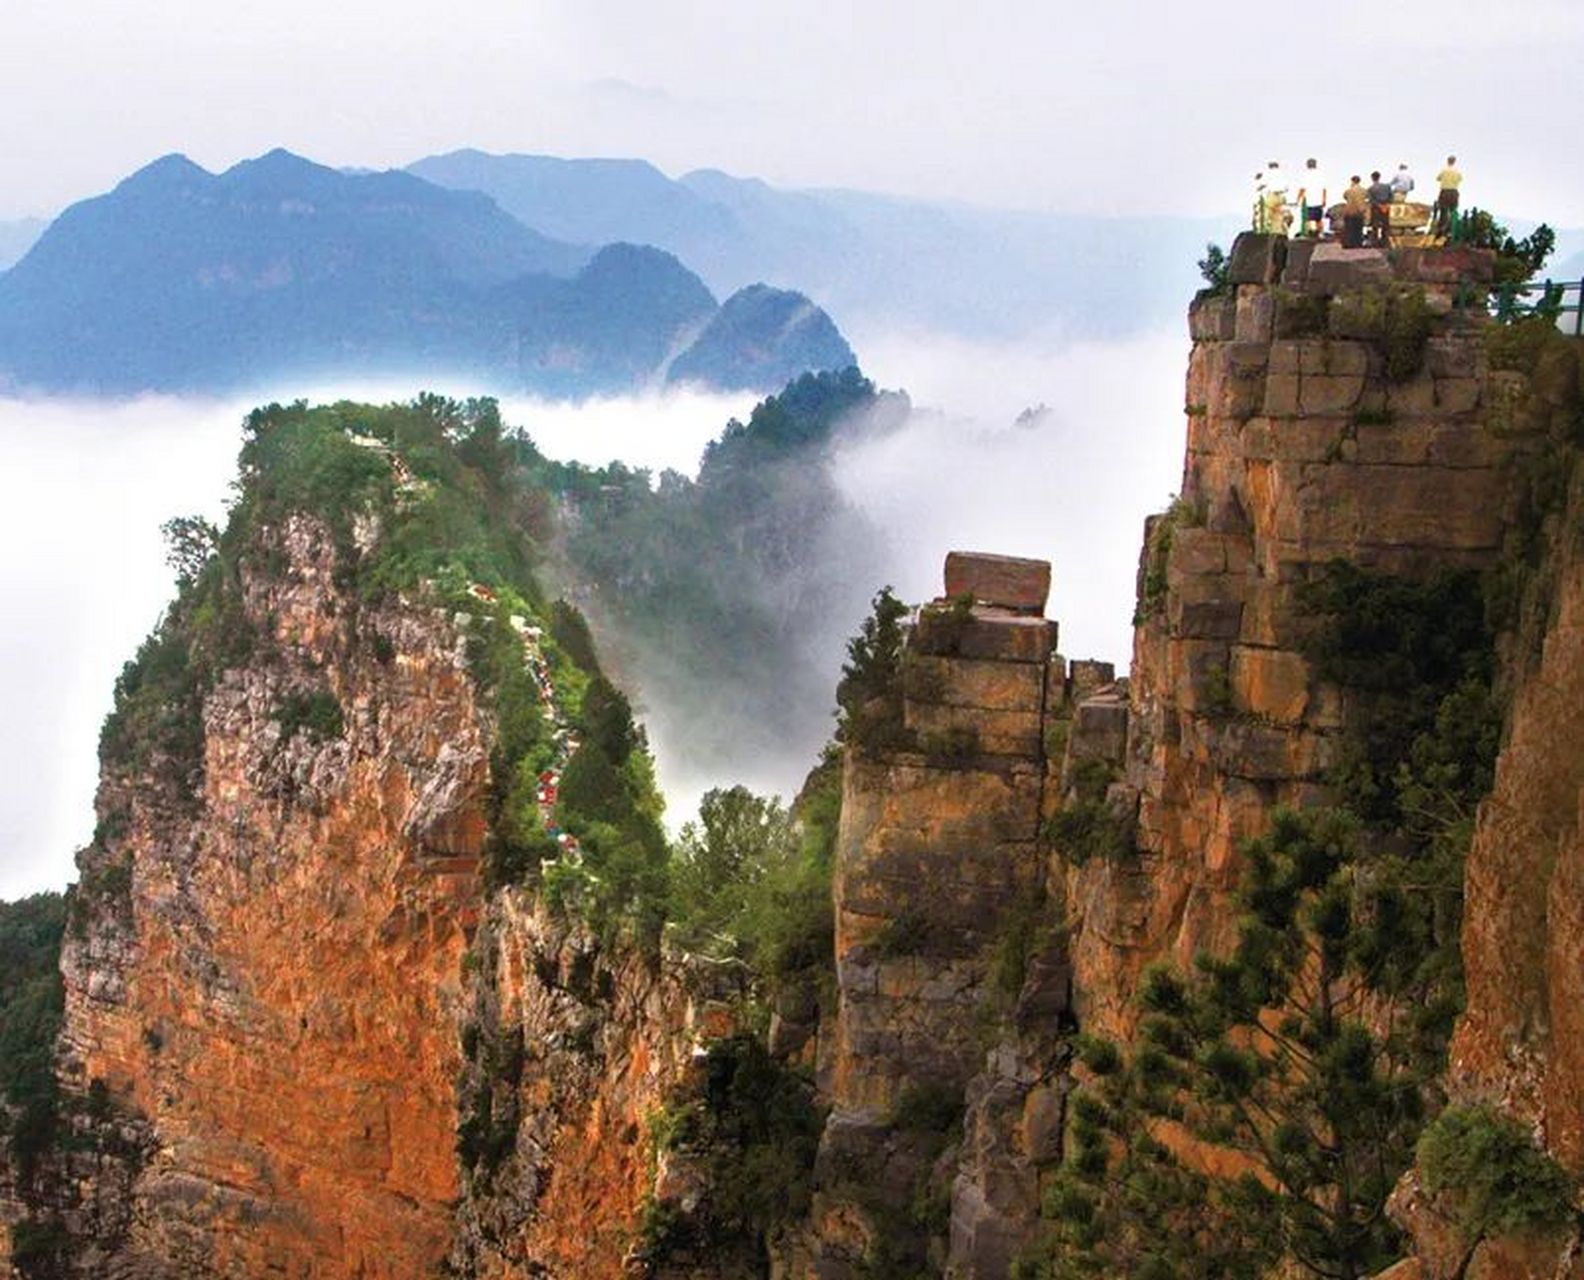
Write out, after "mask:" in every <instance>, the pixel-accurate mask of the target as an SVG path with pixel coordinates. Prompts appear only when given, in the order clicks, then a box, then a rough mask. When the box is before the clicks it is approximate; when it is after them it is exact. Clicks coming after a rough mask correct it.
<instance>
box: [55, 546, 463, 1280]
mask: <svg viewBox="0 0 1584 1280" xmlns="http://www.w3.org/2000/svg"><path fill="white" fill-rule="evenodd" d="M280 551H281V553H282V554H283V556H284V557H285V562H286V566H287V567H286V568H285V570H284V571H283V572H281V573H271V574H267V575H266V574H264V573H258V574H257V575H255V576H253V577H252V580H251V581H250V583H249V587H248V591H249V595H248V608H249V612H250V614H251V615H252V616H254V617H255V618H257V619H259V620H266V619H267V620H268V621H269V626H270V631H269V633H268V637H267V640H266V642H265V643H266V645H267V646H268V648H269V650H270V651H271V656H270V657H269V658H268V659H267V660H263V661H255V662H252V663H249V664H247V665H245V666H243V667H241V668H239V669H236V670H234V671H232V672H231V673H228V674H227V676H225V677H224V678H223V680H222V683H221V684H220V686H219V687H218V688H217V689H216V690H215V691H214V692H213V694H212V695H211V696H210V698H209V699H208V702H207V705H206V707H205V710H204V725H203V753H204V774H203V776H204V782H203V790H202V794H201V796H200V797H199V799H198V805H197V806H196V808H190V807H187V806H184V805H182V804H181V803H179V802H177V801H176V800H175V799H173V798H172V796H171V794H170V790H169V788H168V787H165V786H162V785H161V783H160V781H159V780H158V779H156V778H152V777H148V776H139V775H138V774H136V773H129V774H127V775H125V776H118V775H116V774H110V775H109V776H107V777H106V779H105V781H104V784H103V786H102V788H101V792H100V797H99V802H98V804H99V810H100V816H101V820H102V821H104V822H106V823H107V824H108V825H109V826H110V827H111V828H112V829H113V830H117V831H120V832H122V834H119V835H116V836H113V837H112V838H110V839H108V840H107V841H106V847H105V848H104V849H102V850H98V849H95V850H91V851H89V853H88V854H87V855H86V856H85V859H84V864H83V867H82V871H83V878H84V882H85V884H87V885H93V884H96V883H103V882H104V880H105V877H106V874H107V872H108V869H109V868H110V867H111V866H114V865H119V866H123V867H127V868H129V875H127V876H126V881H127V882H128V883H126V888H125V896H124V898H120V899H119V900H111V899H109V898H108V897H100V898H98V899H95V900H92V901H90V900H89V898H90V897H91V895H84V899H85V905H84V907H83V909H82V911H81V914H80V918H79V920H78V926H77V927H76V928H75V929H74V932H73V935H72V936H70V937H69V938H68V941H67V944H66V948H65V953H64V957H63V970H64V973H65V978H66V990H67V1005H66V1024H65V1030H64V1033H63V1047H62V1052H63V1056H64V1060H65V1063H66V1069H67V1077H66V1079H67V1083H68V1085H69V1086H70V1087H72V1088H74V1089H77V1090H81V1091H84V1092H86V1091H87V1090H88V1088H89V1085H90V1083H91V1082H95V1081H102V1082H103V1084H104V1086H107V1087H108V1090H109V1094H110V1096H111V1097H112V1098H113V1099H115V1101H116V1103H117V1105H118V1106H124V1107H126V1108H128V1109H131V1110H132V1111H134V1112H135V1113H137V1114H139V1115H141V1116H142V1117H143V1118H144V1123H145V1124H146V1126H147V1131H148V1134H149V1137H150V1140H151V1145H152V1146H153V1148H154V1151H153V1154H152V1156H151V1158H150V1159H149V1161H148V1163H147V1164H146V1166H145V1167H144V1168H143V1169H142V1171H141V1173H140V1174H139V1176H138V1177H137V1179H136V1182H135V1183H134V1185H133V1188H132V1195H133V1206H132V1212H131V1223H130V1226H129V1228H128V1232H127V1235H126V1238H125V1240H124V1241H121V1242H118V1244H117V1246H116V1248H115V1249H114V1251H113V1253H112V1254H111V1256H110V1257H108V1258H107V1259H106V1260H105V1261H104V1263H103V1264H102V1265H103V1268H104V1269H103V1271H102V1272H101V1274H113V1275H150V1276H154V1275H176V1274H217V1275H237V1276H242V1275H261V1274H267V1273H269V1272H271V1271H278V1272H280V1273H282V1274H296V1275H306V1274H315V1275H334V1274H340V1275H367V1276H391V1277H395V1276H402V1275H412V1274H416V1273H420V1272H422V1271H423V1270H425V1269H427V1268H430V1267H432V1266H434V1265H435V1263H436V1262H438V1261H439V1259H441V1258H442V1257H443V1256H444V1254H445V1251H446V1248H447V1245H448V1243H449V1241H450V1235H451V1223H450V1206H451V1203H452V1202H453V1201H454V1200H455V1198H456V1197H457V1194H458V1191H459V1189H460V1188H459V1182H458V1177H457V1170H456V1164H455V1158H454V1155H453V1149H454V1147H455V1141H456V1139H455V1130H456V1121H455V1110H456V1102H455V1092H456V1090H455V1080H456V1076H457V1073H458V1070H459V1067H460V1059H459V1049H458V1037H457V1030H458V1025H459V1012H460V1009H461V1004H462V989H461V960H462V954H463V951H464V950H465V948H466V946H467V936H468V932H469V930H470V928H471V926H472V921H473V917H474V916H476V913H477V905H478V893H479V889H478V875H477V871H478V855H479V853H480V849H481V846H482V841H483V837H484V832H485V814H484V800H485V790H486V783H487V780H488V748H487V743H488V737H487V735H488V726H487V723H486V719H485V716H484V713H483V712H482V711H481V709H480V707H479V704H478V702H477V699H476V697H475V692H474V688H473V684H472V681H471V680H470V679H469V677H468V676H467V674H466V671H465V665H464V659H463V654H462V648H461V638H460V637H459V636H458V634H457V633H456V631H455V630H454V629H453V628H452V627H451V625H450V624H449V621H448V620H447V619H446V618H444V617H439V616H435V615H434V614H433V613H432V612H430V613H425V612H423V611H410V610H402V609H400V608H399V607H393V608H388V609H384V608H382V609H376V610H372V611H363V612H361V613H359V614H356V615H354V614H353V613H352V612H351V611H350V609H349V607H348V606H349V601H347V600H346V599H345V598H344V597H343V596H342V595H341V593H340V592H338V590H337V589H336V587H335V585H334V566H335V548H334V545H333V543H332V540H331V538H330V537H329V535H328V533H327V531H326V530H325V529H323V527H321V526H318V525H316V524H314V523H312V522H310V521H307V520H300V521H294V522H293V523H292V524H290V525H289V526H288V527H287V528H286V529H285V530H284V531H283V533H282V536H281V540H280ZM375 635H378V636H382V637H384V638H385V640H386V642H388V645H389V648H388V650H386V651H387V652H389V654H390V655H391V656H390V659H389V661H388V662H380V661H379V660H378V659H377V658H376V657H374V656H373V649H372V647H371V644H370V641H371V637H373V636H375ZM321 682H325V683H327V687H328V688H329V689H330V691H331V692H332V693H333V696H334V697H335V698H336V700H337V702H338V703H339V705H340V707H341V708H342V714H343V716H344V721H345V729H344V732H343V733H342V734H340V735H339V736H335V737H333V738H327V739H325V740H320V741H316V740H314V738H313V736H312V735H311V734H310V733H309V732H307V731H306V730H303V731H299V732H298V733H296V734H294V735H292V736H290V737H287V736H286V734H285V732H284V731H283V727H282V724H281V722H280V720H279V719H278V718H277V717H278V716H279V714H280V710H279V709H280V704H281V699H282V698H283V696H285V695H286V694H288V693H289V692H292V691H294V690H297V689H301V688H303V687H307V686H317V685H319V684H320V683H321ZM103 1243H109V1242H103Z"/></svg>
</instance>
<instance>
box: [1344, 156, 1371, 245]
mask: <svg viewBox="0 0 1584 1280" xmlns="http://www.w3.org/2000/svg"><path fill="white" fill-rule="evenodd" d="M1369 207H1370V202H1369V192H1368V191H1366V190H1365V189H1364V184H1363V183H1362V182H1360V181H1359V176H1358V174H1356V173H1355V174H1354V175H1353V180H1352V181H1351V182H1350V183H1349V184H1348V188H1347V190H1346V191H1344V192H1343V193H1342V247H1343V248H1344V249H1362V248H1363V247H1364V218H1365V217H1366V215H1368V213H1369Z"/></svg>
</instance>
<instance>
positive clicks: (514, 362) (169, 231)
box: [0, 148, 852, 396]
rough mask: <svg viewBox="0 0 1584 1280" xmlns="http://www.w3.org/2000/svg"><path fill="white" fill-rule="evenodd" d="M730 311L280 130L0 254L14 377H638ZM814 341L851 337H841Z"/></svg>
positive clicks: (827, 360) (207, 385) (542, 384)
mask: <svg viewBox="0 0 1584 1280" xmlns="http://www.w3.org/2000/svg"><path fill="white" fill-rule="evenodd" d="M718 309H719V308H718V304H717V302H716V299H715V297H714V295H713V294H712V293H711V292H710V291H709V290H708V289H707V288H706V286H705V285H704V284H703V283H702V282H701V281H699V280H698V279H697V277H696V276H694V275H693V273H692V272H691V271H689V270H688V269H687V268H686V267H685V266H684V265H683V264H682V263H681V262H679V261H678V260H677V259H676V257H675V256H674V255H672V254H670V253H667V252H665V251H664V250H661V249H656V248H650V247H643V246H630V247H629V248H628V249H627V250H624V251H621V252H617V253H614V254H603V256H602V252H601V251H600V250H598V249H597V247H595V246H591V245H587V244H571V243H567V242H564V241H560V240H556V239H554V238H552V237H549V236H545V235H543V234H541V233H540V232H538V231H535V230H532V229H531V228H528V227H526V226H524V225H523V224H522V223H521V222H519V221H518V220H516V219H515V218H513V217H512V216H511V215H510V214H508V213H507V212H505V211H504V210H502V209H501V208H500V207H499V206H498V205H497V204H496V202H495V201H494V200H493V199H491V198H490V197H489V196H487V195H485V194H481V193H478V192H473V191H454V190H450V189H447V188H443V187H439V186H436V185H434V184H433V183H429V182H426V181H424V180H423V179H422V178H419V177H417V176H415V175H413V174H409V173H407V172H405V171H402V170H387V171H383V172H379V173H345V172H343V171H340V170H336V169H331V168H328V167H326V166H324V165H319V164H316V163H314V162H313V161H311V160H307V159H305V158H303V157H300V156H296V155H294V154H292V153H291V152H288V151H285V150H284V149H280V148H277V149H275V150H273V151H270V152H266V153H265V154H263V155H261V156H258V157H254V158H252V159H250V160H245V161H242V162H239V163H238V164H236V165H233V166H232V167H231V168H229V169H227V170H225V171H224V172H222V173H219V174H214V173H210V172H209V171H207V170H205V169H203V168H202V167H201V166H199V165H197V164H195V163H193V162H192V161H191V160H189V159H187V158H186V157H185V156H181V155H179V154H175V153H172V154H170V155H167V156H163V157H160V158H159V159H157V160H155V161H153V162H151V163H150V164H148V165H145V166H143V167H142V168H140V169H139V170H137V171H136V172H134V173H132V174H130V175H128V177H126V178H125V179H123V180H122V181H121V182H120V183H118V184H117V185H116V187H115V188H114V189H112V190H111V191H110V192H108V193H106V194H104V195H102V196H97V197H93V198H91V199H89V200H85V201H80V202H78V203H77V204H75V205H73V206H72V207H71V208H69V209H67V210H66V211H65V212H64V213H62V214H61V216H60V217H59V218H57V219H56V220H55V221H54V222H53V223H51V225H50V226H49V227H48V228H47V229H46V230H45V231H44V233H43V234H42V235H41V236H40V237H39V239H38V240H37V242H36V243H34V245H33V246H32V247H31V248H30V249H29V251H28V252H27V253H26V254H25V255H24V256H23V257H22V259H21V260H20V261H19V262H18V263H17V264H16V265H15V266H13V267H12V268H11V269H10V270H9V271H6V272H5V273H4V274H0V388H10V389H15V390H43V391H89V392H109V393H126V392H138V391H145V390H162V391H183V390H202V391H219V390H237V389H253V388H258V387H261V386H268V385H271V384H274V383H276V382H279V381H281V380H284V379H289V378H296V377H302V376H311V377H324V376H330V375H341V374H348V373H351V374H357V375H386V374H400V375H404V376H411V375H413V374H417V375H421V376H431V377H457V376H461V377H465V378H467V379H469V380H471V381H474V382H476V383H479V384H481V389H484V390H491V391H498V390H525V389H526V390H532V391H539V392H542V393H545V394H553V395H565V396H580V395H588V394H595V393H608V392H616V391H628V390H634V389H636V388H638V387H640V386H643V385H647V384H648V383H649V382H650V381H653V380H654V379H655V378H656V377H658V376H659V375H660V373H661V371H662V365H663V362H664V359H665V358H667V357H669V356H670V355H671V354H674V353H675V350H676V348H677V347H678V345H679V344H680V343H681V342H682V341H683V339H684V338H685V337H686V336H687V335H689V334H692V333H696V332H697V331H699V330H701V329H702V328H703V327H704V326H705V324H706V323H707V321H708V320H709V319H710V318H711V317H712V316H713V315H714V314H715V313H716V312H717V310H718ZM832 332H834V328H832ZM810 358H811V359H814V360H816V361H823V362H824V363H821V364H818V365H817V366H816V367H838V366H839V365H841V364H845V363H848V362H850V361H851V359H852V353H851V350H850V349H849V348H848V347H847V346H846V344H845V343H844V342H841V341H840V340H839V337H838V339H837V340H835V341H832V342H829V343H827V344H826V347H825V348H824V349H823V350H822V351H819V352H814V353H812V354H811V356H810ZM745 376H746V375H739V376H737V377H735V378H734V385H735V384H737V383H741V382H743V381H744V380H745ZM746 380H747V381H749V382H751V377H746ZM784 380H785V379H783V378H778V379H777V380H776V381H775V382H773V383H771V382H766V383H763V384H754V385H756V386H759V385H762V386H763V389H767V390H768V389H773V388H774V387H775V386H779V385H780V382H781V381H784Z"/></svg>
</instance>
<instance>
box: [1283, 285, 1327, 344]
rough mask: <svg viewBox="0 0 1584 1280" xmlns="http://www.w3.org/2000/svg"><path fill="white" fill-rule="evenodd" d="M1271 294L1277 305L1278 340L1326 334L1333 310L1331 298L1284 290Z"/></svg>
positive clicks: (1315, 336)
mask: <svg viewBox="0 0 1584 1280" xmlns="http://www.w3.org/2000/svg"><path fill="white" fill-rule="evenodd" d="M1271 292H1272V295H1273V297H1274V299H1275V303H1276V314H1275V320H1274V323H1275V327H1276V336H1277V337H1278V338H1317V337H1319V336H1320V335H1321V334H1323V333H1325V332H1326V328H1327V322H1328V320H1329V317H1330V310H1331V300H1330V299H1329V298H1327V297H1326V296H1324V295H1323V294H1313V293H1294V292H1293V291H1292V290H1290V289H1282V288H1276V289H1273V290H1272V291H1271Z"/></svg>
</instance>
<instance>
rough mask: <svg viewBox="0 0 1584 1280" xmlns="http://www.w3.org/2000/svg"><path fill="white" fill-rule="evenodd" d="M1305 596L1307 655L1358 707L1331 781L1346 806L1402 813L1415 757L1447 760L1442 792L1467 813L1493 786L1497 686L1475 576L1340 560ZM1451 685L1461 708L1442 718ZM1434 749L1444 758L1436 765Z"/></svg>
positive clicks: (1399, 817)
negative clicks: (1386, 569) (1410, 572)
mask: <svg viewBox="0 0 1584 1280" xmlns="http://www.w3.org/2000/svg"><path fill="white" fill-rule="evenodd" d="M1303 600H1304V605H1305V607H1306V609H1307V610H1308V612H1309V613H1310V614H1311V616H1312V617H1313V618H1314V619H1315V626H1314V630H1313V632H1312V633H1311V635H1310V637H1309V639H1308V641H1307V643H1306V646H1305V648H1306V652H1307V655H1308V656H1309V658H1310V660H1311V661H1312V662H1313V663H1314V664H1315V667H1316V670H1317V672H1318V674H1319V676H1320V677H1321V679H1323V680H1328V681H1332V682H1334V683H1336V684H1339V685H1341V686H1342V687H1344V688H1345V689H1347V690H1348V691H1349V692H1350V693H1351V694H1352V695H1353V696H1354V697H1355V698H1356V699H1357V700H1358V702H1359V704H1360V707H1359V711H1358V714H1357V715H1356V716H1355V717H1354V724H1353V727H1352V729H1351V731H1350V735H1349V740H1348V742H1347V745H1346V749H1345V751H1344V753H1343V757H1342V761H1341V763H1340V764H1339V765H1338V767H1337V769H1336V771H1335V777H1334V779H1333V783H1334V785H1335V786H1336V787H1337V788H1338V790H1339V791H1340V793H1341V794H1342V795H1343V796H1344V797H1345V800H1346V803H1347V804H1348V806H1349V807H1350V808H1352V809H1353V810H1354V811H1355V812H1356V813H1357V814H1358V815H1359V816H1360V817H1361V818H1363V819H1364V820H1365V821H1367V822H1371V823H1377V824H1383V825H1399V824H1401V823H1402V822H1404V821H1405V819H1406V817H1407V815H1406V814H1405V811H1404V803H1405V802H1404V797H1403V794H1402V792H1403V790H1404V788H1405V787H1408V786H1411V785H1412V784H1413V770H1414V768H1415V765H1414V761H1415V759H1418V760H1419V761H1420V765H1419V767H1420V768H1421V769H1423V768H1428V767H1430V766H1431V765H1432V764H1435V767H1437V768H1439V769H1441V770H1442V771H1443V774H1444V776H1443V777H1442V778H1441V781H1440V783H1439V786H1438V789H1439V790H1442V791H1448V792H1455V799H1456V804H1457V806H1458V807H1459V808H1467V809H1470V810H1471V809H1472V807H1473V804H1474V803H1476V802H1477V801H1478V800H1479V798H1480V797H1481V796H1483V795H1484V793H1485V791H1486V790H1488V789H1489V784H1490V777H1491V773H1490V771H1491V769H1492V767H1493V763H1494V748H1495V734H1496V732H1497V730H1498V727H1499V726H1498V715H1497V708H1496V706H1495V704H1494V702H1493V700H1492V698H1491V696H1490V695H1489V690H1490V687H1491V683H1492V679H1493V676H1494V644H1495V640H1494V637H1493V636H1492V634H1491V632H1490V627H1489V623H1488V620H1487V617H1486V601H1485V595H1484V584H1483V583H1482V581H1481V579H1480V577H1479V575H1478V574H1476V573H1473V572H1470V571H1466V570H1447V571H1442V572H1438V573H1436V574H1433V575H1431V576H1430V577H1428V578H1425V579H1422V580H1413V579H1407V578H1399V577H1393V576H1390V575H1383V574H1372V573H1368V572H1366V571H1364V570H1362V569H1359V568H1358V567H1357V566H1354V565H1351V564H1347V563H1345V562H1341V561H1337V562H1334V563H1333V564H1331V565H1329V566H1327V568H1326V570H1325V571H1324V573H1323V574H1321V575H1320V576H1319V577H1318V578H1316V579H1315V580H1314V581H1313V582H1311V583H1310V584H1309V585H1308V586H1307V587H1306V588H1305V590H1304V595H1303ZM1480 690H1484V691H1486V695H1487V696H1485V697H1484V698H1481V697H1480V696H1479V691H1480ZM1460 691H1461V692H1460ZM1454 694H1457V695H1458V697H1457V698H1456V699H1455V701H1454V702H1453V704H1451V707H1450V708H1449V712H1450V711H1458V712H1461V713H1462V714H1461V715H1459V716H1457V717H1455V718H1449V719H1448V720H1446V722H1445V723H1442V724H1441V725H1440V726H1439V727H1438V719H1439V718H1440V717H1441V716H1442V714H1443V713H1442V709H1441V708H1442V703H1443V701H1444V700H1446V699H1448V698H1449V697H1452V696H1453V695H1454ZM1421 737H1424V738H1426V741H1425V743H1424V744H1423V745H1421V746H1420V747H1418V748H1417V750H1416V749H1415V743H1416V741H1417V740H1418V739H1420V738H1421ZM1465 749H1467V750H1469V751H1470V754H1469V755H1467V757H1466V758H1465V759H1463V760H1462V761H1461V762H1459V761H1458V760H1457V759H1456V757H1457V755H1458V754H1459V752H1461V751H1463V750H1465ZM1436 754H1438V755H1439V756H1441V757H1442V759H1440V760H1439V761H1438V762H1433V761H1432V760H1431V759H1430V758H1429V757H1430V756H1431V755H1436ZM1405 768H1407V769H1408V770H1409V772H1407V773H1405V772H1404V769H1405ZM1449 798H1454V797H1449Z"/></svg>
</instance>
